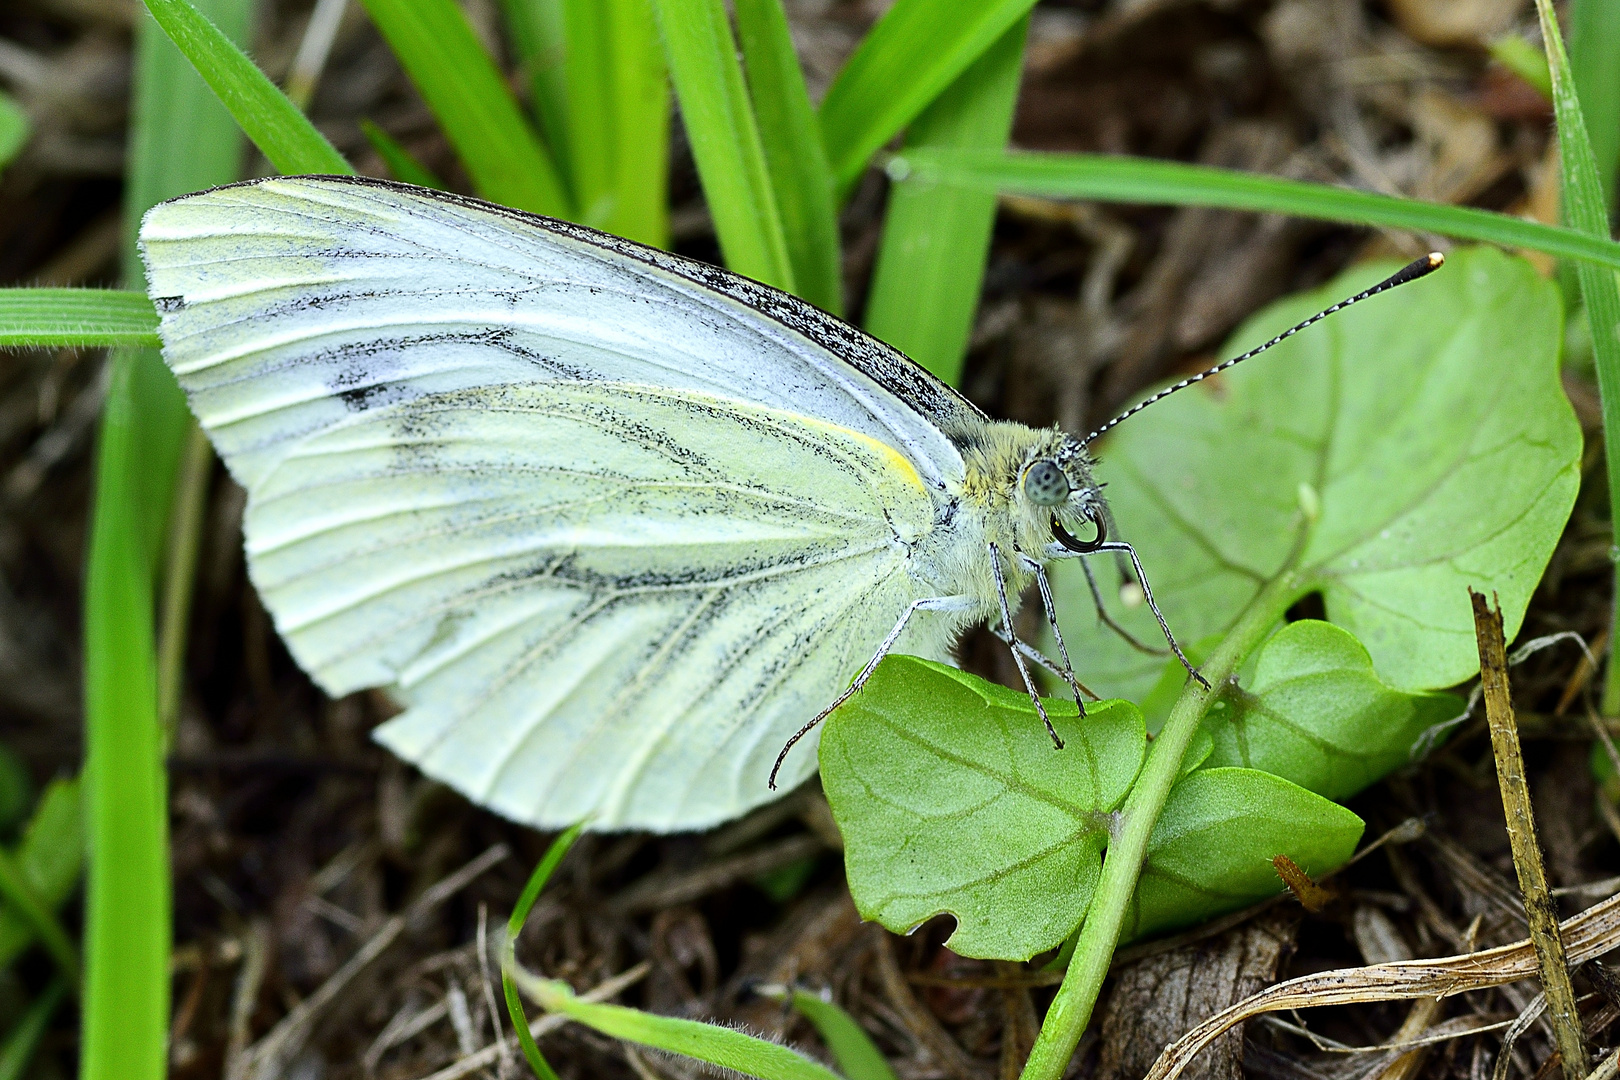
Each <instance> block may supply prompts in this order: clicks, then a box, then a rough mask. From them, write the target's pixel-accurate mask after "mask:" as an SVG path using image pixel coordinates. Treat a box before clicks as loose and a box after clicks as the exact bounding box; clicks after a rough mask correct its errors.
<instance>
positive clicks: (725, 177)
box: [654, 0, 796, 292]
mask: <svg viewBox="0 0 1620 1080" xmlns="http://www.w3.org/2000/svg"><path fill="white" fill-rule="evenodd" d="M654 3H655V5H656V7H657V9H658V22H659V26H660V27H661V28H662V30H663V33H664V48H665V50H666V54H667V57H668V60H669V70H670V75H671V77H672V78H673V80H674V83H675V94H676V96H677V97H678V98H679V100H680V104H681V119H682V120H683V121H684V122H685V124H686V134H687V140H688V142H690V143H691V146H692V154H693V157H695V158H696V159H697V168H698V178H699V179H700V180H702V182H703V194H704V197H705V199H706V200H707V201H708V204H709V214H710V216H711V217H713V218H714V229H715V232H716V233H717V234H719V237H720V250H721V251H722V252H723V253H724V254H725V257H726V265H728V266H730V267H731V269H733V270H735V271H736V272H737V273H739V274H744V275H746V276H748V277H751V278H753V279H754V280H756V281H763V282H764V283H765V284H767V285H775V286H776V287H777V288H779V289H786V290H787V291H789V292H794V291H796V289H795V279H794V276H793V265H792V261H791V260H790V259H789V258H788V252H787V239H786V237H785V234H784V232H783V229H782V219H781V215H780V213H779V212H778V210H777V206H776V195H775V192H774V190H773V188H772V186H771V179H770V172H769V169H768V168H767V166H766V163H765V150H764V147H763V145H762V144H761V141H760V136H759V126H758V124H757V123H756V122H755V120H754V109H753V106H752V105H751V104H750V102H749V100H748V91H747V89H746V87H745V85H744V83H743V73H742V65H741V64H740V63H739V62H738V60H737V44H736V42H735V41H734V40H733V39H732V36H731V24H730V23H729V22H728V21H727V19H726V9H725V5H724V3H723V2H722V0H654Z"/></svg>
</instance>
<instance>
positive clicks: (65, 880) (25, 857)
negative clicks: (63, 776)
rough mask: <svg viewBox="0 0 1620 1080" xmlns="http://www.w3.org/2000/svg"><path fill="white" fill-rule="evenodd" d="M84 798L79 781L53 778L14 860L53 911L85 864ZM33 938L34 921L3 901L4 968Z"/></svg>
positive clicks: (0, 946)
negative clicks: (4, 904)
mask: <svg viewBox="0 0 1620 1080" xmlns="http://www.w3.org/2000/svg"><path fill="white" fill-rule="evenodd" d="M84 842H85V836H84V800H83V798H82V797H81V793H80V788H79V781H78V780H77V779H73V780H53V781H52V782H51V784H50V786H49V787H47V788H46V789H45V793H44V794H43V795H42V796H40V799H39V803H38V804H37V805H36V806H35V807H34V816H33V817H32V818H31V819H30V820H29V822H28V828H27V829H26V830H24V832H23V838H22V843H20V844H19V845H18V846H17V848H16V849H15V850H14V851H13V852H12V855H11V858H12V861H13V862H14V863H15V864H16V866H17V869H18V870H19V871H20V872H21V874H22V876H23V878H24V879H25V880H26V881H27V882H28V887H29V888H30V889H31V890H32V891H33V893H34V895H35V896H37V897H39V899H40V900H41V901H42V902H43V903H44V904H45V905H46V906H47V907H48V908H49V909H50V910H52V911H54V910H56V909H57V908H60V907H61V906H62V905H63V904H65V903H66V902H67V898H68V897H69V896H71V895H72V893H73V890H74V888H75V887H76V886H77V885H78V884H79V875H80V874H81V873H82V872H83V870H84ZM33 942H34V929H33V926H32V925H31V924H30V923H29V922H28V920H27V919H25V918H24V917H23V916H22V914H21V913H20V912H17V911H14V910H12V909H11V908H9V907H3V906H0V968H5V967H9V966H10V965H11V962H12V961H13V960H15V959H17V957H19V956H21V955H22V953H23V950H24V949H26V948H28V946H30V945H32V944H33Z"/></svg>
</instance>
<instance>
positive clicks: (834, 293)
mask: <svg viewBox="0 0 1620 1080" xmlns="http://www.w3.org/2000/svg"><path fill="white" fill-rule="evenodd" d="M736 7H737V37H738V39H739V40H740V41H741V43H742V52H743V62H744V63H745V64H746V65H747V69H748V90H749V93H750V95H751V97H752V101H753V103H754V115H755V116H756V117H757V118H758V121H759V135H760V140H761V144H762V146H763V148H764V151H765V162H766V165H767V166H768V167H769V170H770V175H771V187H772V190H773V191H774V192H775V194H776V208H777V210H778V211H779V212H780V214H781V215H782V231H783V238H784V239H785V240H786V242H787V249H788V258H789V260H790V261H791V262H792V263H793V279H794V281H795V282H797V283H798V286H799V295H800V296H802V297H804V298H805V299H806V300H808V301H810V302H811V303H812V304H815V305H816V306H817V307H819V308H821V309H823V310H824V311H830V312H832V313H833V314H834V315H837V314H840V313H842V312H843V309H844V286H843V274H842V269H841V266H840V262H839V255H838V211H837V208H836V207H835V206H834V204H833V181H832V172H831V171H830V170H829V169H828V167H827V152H826V148H825V147H823V146H822V144H821V126H820V125H819V124H818V123H817V122H816V113H815V109H814V108H812V107H811V105H810V95H809V93H808V91H806V90H805V87H804V72H802V71H800V70H799V59H798V56H797V54H795V53H794V51H793V37H792V35H791V34H790V33H789V32H788V21H787V15H786V14H784V13H783V11H782V3H781V0H738V2H737V5H736Z"/></svg>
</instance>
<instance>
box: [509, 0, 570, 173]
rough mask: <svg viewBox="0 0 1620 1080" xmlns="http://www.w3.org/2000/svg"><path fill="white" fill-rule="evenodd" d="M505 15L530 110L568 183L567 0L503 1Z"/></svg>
mask: <svg viewBox="0 0 1620 1080" xmlns="http://www.w3.org/2000/svg"><path fill="white" fill-rule="evenodd" d="M501 11H502V13H503V14H504V15H505V16H506V30H507V37H508V39H509V42H510V44H511V48H512V52H513V54H514V55H515V57H516V59H517V62H518V67H519V69H520V71H521V73H522V74H523V75H524V76H525V77H526V78H527V79H528V82H529V110H530V112H532V113H533V114H534V118H535V120H536V121H537V123H538V124H539V127H540V135H541V137H542V138H543V139H545V141H546V145H547V146H549V147H551V152H552V155H553V156H554V157H555V158H556V160H557V164H558V166H559V168H560V170H561V172H562V174H563V177H564V179H565V180H566V179H567V177H568V176H569V175H570V173H571V169H570V167H569V163H568V160H567V158H568V152H567V144H568V86H567V84H566V82H565V81H564V80H565V77H566V72H565V71H564V66H563V65H564V57H565V55H566V54H567V51H568V50H567V45H566V36H565V34H566V31H565V30H564V29H563V0H501Z"/></svg>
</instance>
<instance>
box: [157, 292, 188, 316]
mask: <svg viewBox="0 0 1620 1080" xmlns="http://www.w3.org/2000/svg"><path fill="white" fill-rule="evenodd" d="M152 306H153V307H155V308H157V311H158V314H159V315H173V314H174V313H175V312H177V311H184V310H185V308H186V298H185V297H183V296H154V297H152Z"/></svg>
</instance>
